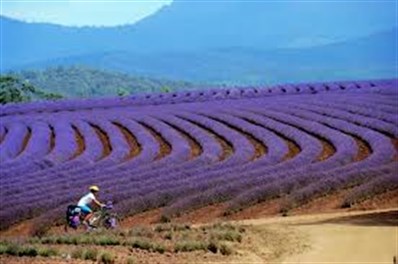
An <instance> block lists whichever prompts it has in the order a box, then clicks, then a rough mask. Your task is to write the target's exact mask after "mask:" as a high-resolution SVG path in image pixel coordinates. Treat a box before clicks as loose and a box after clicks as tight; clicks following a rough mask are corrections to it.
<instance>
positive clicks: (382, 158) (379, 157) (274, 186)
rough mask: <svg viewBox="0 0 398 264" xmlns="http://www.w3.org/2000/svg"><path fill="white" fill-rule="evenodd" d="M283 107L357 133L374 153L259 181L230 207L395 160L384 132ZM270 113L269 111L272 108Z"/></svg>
mask: <svg viewBox="0 0 398 264" xmlns="http://www.w3.org/2000/svg"><path fill="white" fill-rule="evenodd" d="M280 110H282V111H283V112H287V113H289V114H292V115H296V116H298V117H302V118H307V119H309V120H317V121H318V122H320V123H325V124H327V125H329V126H331V127H335V128H338V129H340V130H342V131H344V132H345V133H350V134H355V135H357V136H359V137H362V138H364V140H366V141H367V142H368V143H369V144H370V146H371V148H372V150H373V153H372V155H370V156H369V157H367V158H366V159H365V160H363V161H360V162H355V163H352V164H349V165H345V166H342V167H339V168H336V169H332V170H329V171H324V172H323V173H318V174H313V173H310V174H308V173H307V174H305V175H300V174H298V175H295V176H292V177H283V178H282V177H280V180H279V181H276V182H274V183H271V184H269V183H268V182H267V183H265V184H263V185H259V186H257V187H254V188H252V189H249V190H247V191H245V192H243V193H241V194H240V195H239V196H237V197H236V198H235V199H233V200H231V202H230V203H231V205H230V209H231V208H234V207H237V206H238V207H242V206H243V205H246V206H248V205H250V204H252V203H253V201H259V200H265V199H269V198H274V197H275V195H276V194H279V195H280V194H281V193H287V192H290V191H292V188H293V187H294V188H295V189H297V187H299V186H301V187H304V188H306V189H308V190H309V189H311V188H313V186H315V187H316V186H319V181H320V180H322V179H323V178H325V177H335V176H336V175H339V174H347V173H352V172H355V171H356V170H359V169H364V168H369V167H371V166H374V165H379V164H383V163H387V162H389V161H391V160H392V158H393V156H394V154H395V150H394V149H393V147H392V146H391V144H390V143H389V140H388V139H387V138H386V137H385V136H384V135H382V134H379V133H376V132H374V131H371V130H368V129H365V128H362V127H358V126H356V125H353V124H350V123H348V122H345V121H341V120H337V119H334V118H328V117H325V116H321V115H317V114H313V113H309V112H306V111H298V110H287V109H280ZM256 111H258V110H256ZM267 113H269V111H268V112H267Z"/></svg>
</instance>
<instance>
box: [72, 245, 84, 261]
mask: <svg viewBox="0 0 398 264" xmlns="http://www.w3.org/2000/svg"><path fill="white" fill-rule="evenodd" d="M83 253H84V251H83V249H82V248H77V249H75V250H73V251H72V258H74V259H81V258H83Z"/></svg>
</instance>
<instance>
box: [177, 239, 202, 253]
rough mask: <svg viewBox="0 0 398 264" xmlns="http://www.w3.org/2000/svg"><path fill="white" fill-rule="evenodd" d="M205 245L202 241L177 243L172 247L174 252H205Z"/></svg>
mask: <svg viewBox="0 0 398 264" xmlns="http://www.w3.org/2000/svg"><path fill="white" fill-rule="evenodd" d="M206 249H207V245H206V243H205V242H203V241H182V242H177V243H176V244H175V246H174V252H191V251H197V250H205V251H206Z"/></svg>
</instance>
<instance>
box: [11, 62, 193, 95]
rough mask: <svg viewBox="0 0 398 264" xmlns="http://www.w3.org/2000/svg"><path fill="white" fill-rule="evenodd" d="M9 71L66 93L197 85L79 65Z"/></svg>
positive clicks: (126, 92)
mask: <svg viewBox="0 0 398 264" xmlns="http://www.w3.org/2000/svg"><path fill="white" fill-rule="evenodd" d="M8 74H9V75H12V76H15V77H16V78H19V79H21V80H24V81H25V82H29V83H30V84H32V85H33V86H35V87H39V88H40V89H42V90H43V91H45V92H51V93H57V94H62V95H63V96H65V97H98V96H116V95H119V96H123V95H129V94H134V93H151V92H171V91H178V90H187V89H192V88H194V87H198V86H199V85H194V84H192V83H189V82H185V81H171V80H166V79H154V78H147V77H139V76H133V75H129V74H123V73H118V72H113V71H105V70H97V69H94V68H88V67H82V66H69V67H52V68H47V69H45V70H24V71H18V72H9V73H8Z"/></svg>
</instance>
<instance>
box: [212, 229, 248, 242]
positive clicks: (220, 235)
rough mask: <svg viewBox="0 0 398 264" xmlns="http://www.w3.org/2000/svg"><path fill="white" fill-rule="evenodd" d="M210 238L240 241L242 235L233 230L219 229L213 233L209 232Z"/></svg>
mask: <svg viewBox="0 0 398 264" xmlns="http://www.w3.org/2000/svg"><path fill="white" fill-rule="evenodd" d="M211 238H212V239H216V240H226V241H231V242H234V241H237V242H239V243H240V242H241V241H242V235H241V234H240V233H239V232H237V231H233V230H227V231H219V232H216V233H213V234H211Z"/></svg>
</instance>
